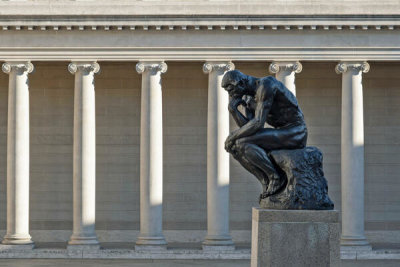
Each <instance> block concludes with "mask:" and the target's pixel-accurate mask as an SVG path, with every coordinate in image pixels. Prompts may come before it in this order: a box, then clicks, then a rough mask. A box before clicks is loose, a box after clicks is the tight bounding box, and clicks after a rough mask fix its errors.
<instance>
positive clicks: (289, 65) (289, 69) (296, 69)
mask: <svg viewBox="0 0 400 267" xmlns="http://www.w3.org/2000/svg"><path fill="white" fill-rule="evenodd" d="M302 70H303V66H302V65H301V63H300V62H298V61H296V62H286V61H282V62H272V63H271V65H270V66H269V71H270V72H271V73H275V78H276V79H277V80H279V81H280V82H282V83H283V84H284V85H285V86H286V88H287V89H289V91H291V92H292V93H293V94H294V95H296V84H295V74H296V73H300V72H301V71H302Z"/></svg>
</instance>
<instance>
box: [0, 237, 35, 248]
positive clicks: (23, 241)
mask: <svg viewBox="0 0 400 267" xmlns="http://www.w3.org/2000/svg"><path fill="white" fill-rule="evenodd" d="M1 243H2V244H4V245H30V246H33V244H34V242H33V241H32V237H31V236H30V235H29V234H28V235H8V234H7V235H5V236H4V238H3V241H2V242H1Z"/></svg>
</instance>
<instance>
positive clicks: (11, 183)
mask: <svg viewBox="0 0 400 267" xmlns="http://www.w3.org/2000/svg"><path fill="white" fill-rule="evenodd" d="M3 71H4V72H6V73H9V75H10V76H9V92H8V130H7V233H6V235H5V237H4V239H3V244H13V245H26V244H32V243H33V242H32V240H31V236H30V235H29V85H28V73H31V72H32V71H33V65H32V64H31V63H30V62H7V63H4V64H3Z"/></svg>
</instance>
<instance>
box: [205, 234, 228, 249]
mask: <svg viewBox="0 0 400 267" xmlns="http://www.w3.org/2000/svg"><path fill="white" fill-rule="evenodd" d="M203 250H205V251H215V250H218V251H222V250H235V244H234V243H233V241H232V237H231V236H230V235H224V236H216V235H208V236H206V238H205V240H204V242H203Z"/></svg>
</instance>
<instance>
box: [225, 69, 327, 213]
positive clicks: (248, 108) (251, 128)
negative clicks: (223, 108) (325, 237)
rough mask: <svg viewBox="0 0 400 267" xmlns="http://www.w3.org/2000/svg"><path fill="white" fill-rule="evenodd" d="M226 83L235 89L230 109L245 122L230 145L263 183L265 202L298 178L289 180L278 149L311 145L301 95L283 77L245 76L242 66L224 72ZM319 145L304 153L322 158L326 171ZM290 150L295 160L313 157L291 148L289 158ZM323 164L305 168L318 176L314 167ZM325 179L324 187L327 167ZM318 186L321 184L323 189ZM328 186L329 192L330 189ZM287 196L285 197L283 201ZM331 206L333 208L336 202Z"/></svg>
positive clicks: (240, 123) (229, 89)
mask: <svg viewBox="0 0 400 267" xmlns="http://www.w3.org/2000/svg"><path fill="white" fill-rule="evenodd" d="M222 87H223V88H224V89H225V90H226V91H227V92H228V93H229V97H230V101H229V107H228V108H229V111H230V113H231V115H232V117H233V119H234V120H235V122H236V124H237V125H238V126H239V129H237V130H235V131H233V132H232V133H231V134H230V135H229V136H228V138H227V139H226V141H225V149H226V151H228V152H229V153H231V154H232V156H233V157H234V158H235V159H236V160H237V161H239V162H240V164H241V165H242V166H243V167H244V168H245V169H246V170H248V171H249V172H250V173H252V174H253V175H254V176H255V177H256V178H257V179H258V180H259V181H260V182H261V185H262V187H263V193H262V194H261V195H260V201H261V200H263V199H266V198H268V197H270V196H273V195H276V194H277V193H279V192H281V191H282V190H283V189H284V187H285V185H288V182H289V183H291V182H293V181H288V177H287V175H286V174H285V167H284V166H279V164H277V162H275V160H274V157H273V156H272V155H271V153H272V152H273V151H278V150H279V151H280V150H283V151H286V150H298V149H305V147H306V143H307V127H306V123H305V120H304V116H303V113H302V111H301V109H300V107H299V105H298V103H297V99H296V97H295V96H294V95H293V94H292V93H291V92H290V91H289V90H288V89H287V88H286V87H285V86H284V85H283V84H282V83H281V82H280V81H278V80H277V79H275V78H274V77H272V76H267V77H264V78H256V77H252V76H249V75H245V74H243V73H241V72H240V71H238V70H232V71H228V72H227V73H226V74H225V75H224V77H223V80H222ZM239 106H242V107H243V109H244V113H242V112H241V111H240V110H239ZM266 124H268V125H269V127H268V126H266ZM271 126H272V127H271ZM316 150H318V149H316V148H309V149H308V150H304V153H311V154H313V155H312V157H311V158H312V162H315V163H316V164H317V165H318V164H319V163H318V161H319V160H320V165H321V167H320V169H321V170H320V171H319V172H322V153H321V152H319V150H318V151H316ZM288 153H289V154H292V158H291V159H290V160H292V161H293V160H294V161H296V160H297V161H298V160H301V159H299V158H298V157H308V156H307V155H305V154H304V153H303V154H301V153H300V154H299V153H297V154H296V156H294V155H295V154H293V151H289V152H286V154H285V157H284V158H285V159H286V160H288V158H287V157H290V155H289V154H288ZM318 153H319V154H318ZM319 155H320V156H319ZM280 156H281V154H280ZM319 158H320V159H319ZM310 162H311V161H310ZM313 164H314V163H313ZM317 165H316V167H312V168H311V169H310V168H309V167H306V168H308V169H307V171H305V172H306V174H305V176H307V175H308V176H310V175H312V173H310V172H313V170H314V169H316V168H318V166H317ZM300 176H302V175H300ZM303 176H304V175H303ZM314 176H315V175H314ZM295 178H296V177H295ZM295 178H293V179H295ZM293 179H292V180H293ZM321 179H322V180H321ZM321 179H320V180H321V181H322V183H321V186H322V187H324V182H325V184H326V181H325V178H324V177H323V172H322V178H321ZM294 183H296V181H294ZM299 188H300V187H299ZM301 190H302V191H304V190H303V189H301ZM317 190H319V189H318V188H317ZM322 190H323V191H324V189H322ZM286 193H287V194H288V193H289V192H286ZM303 193H304V192H303ZM326 194H327V184H326ZM322 195H323V192H322ZM326 197H327V196H326ZM282 198H283V197H282V196H280V200H279V201H281V200H282ZM322 198H324V196H322ZM328 199H329V198H328ZM324 201H326V200H323V202H324ZM328 202H330V200H329V201H328ZM330 203H331V202H330ZM325 204H329V203H325ZM325 204H324V205H325ZM288 205H289V204H288ZM296 205H297V204H296ZM296 205H294V204H293V203H292V204H290V205H289V206H290V207H292V206H293V207H292V208H296V207H297V206H296ZM275 206H277V205H275ZM295 206H296V207H295ZM314 206H315V205H308V206H306V207H304V205H303V206H302V208H307V207H308V208H309V209H318V207H317V208H315V207H314ZM328 206H329V207H330V205H328ZM331 206H332V208H333V203H331ZM269 207H270V205H269ZM277 207H279V205H278V206H277ZM290 207H289V208H290ZM322 209H327V207H326V206H324V207H322Z"/></svg>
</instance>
